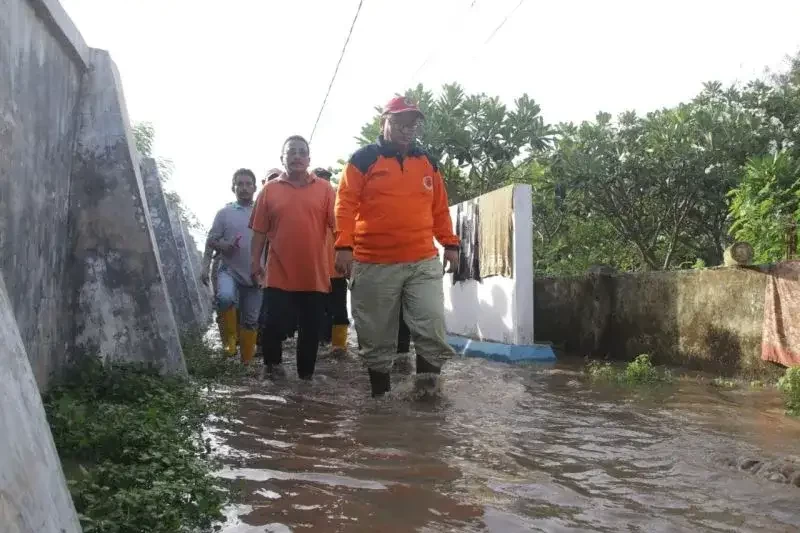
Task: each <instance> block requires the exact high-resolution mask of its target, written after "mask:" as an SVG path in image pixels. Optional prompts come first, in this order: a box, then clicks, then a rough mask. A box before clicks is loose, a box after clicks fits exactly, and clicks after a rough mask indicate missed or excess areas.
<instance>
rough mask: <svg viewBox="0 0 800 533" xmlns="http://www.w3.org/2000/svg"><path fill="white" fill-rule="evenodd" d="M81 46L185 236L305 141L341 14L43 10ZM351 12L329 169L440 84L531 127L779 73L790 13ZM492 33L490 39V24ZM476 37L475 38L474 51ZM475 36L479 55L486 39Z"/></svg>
mask: <svg viewBox="0 0 800 533" xmlns="http://www.w3.org/2000/svg"><path fill="white" fill-rule="evenodd" d="M61 3H62V5H63V6H64V8H65V10H66V11H67V13H68V14H69V15H70V16H71V18H72V19H73V21H74V22H75V24H76V25H77V27H78V29H79V30H80V32H81V33H82V35H83V37H84V39H85V40H86V42H87V43H88V45H89V46H91V47H94V48H103V49H106V50H109V51H110V52H111V56H112V58H113V59H114V61H115V62H116V64H117V67H118V69H119V71H120V75H121V77H122V82H123V88H124V93H125V99H126V102H127V106H128V111H129V115H130V117H131V120H132V121H148V122H151V123H153V125H154V127H155V130H156V141H155V146H154V152H155V155H156V156H160V157H165V158H169V159H171V160H172V161H173V163H174V166H175V171H174V175H173V177H172V178H171V181H170V184H169V187H170V188H172V189H174V190H176V191H177V192H178V193H179V194H180V195H181V197H182V198H183V200H184V202H185V203H186V204H187V206H188V207H189V209H191V210H192V211H194V212H195V214H196V215H197V216H198V217H199V219H200V220H201V222H203V223H204V224H205V225H206V226H210V223H211V220H212V219H213V217H214V214H215V213H216V211H217V210H218V209H219V208H221V207H222V206H223V205H224V204H225V203H226V202H228V201H231V200H233V195H232V193H231V191H230V179H231V176H232V174H233V172H234V170H236V169H238V168H240V167H247V168H251V169H252V170H253V171H254V172H255V173H256V175H257V176H258V177H259V178H261V177H263V176H264V175H265V173H266V171H267V170H268V169H270V168H272V167H275V166H280V151H281V145H282V143H283V140H284V139H285V138H286V137H288V136H289V135H293V134H300V135H304V136H306V137H308V136H309V135H310V134H311V130H312V128H313V125H314V121H315V119H316V117H317V114H318V113H319V109H320V106H321V104H322V100H323V98H324V96H325V92H326V90H327V88H328V84H329V82H330V78H331V75H332V74H333V70H334V67H335V66H336V62H337V60H338V59H339V54H340V52H341V49H342V45H343V43H344V40H345V37H346V36H347V32H348V30H349V28H350V24H351V22H352V19H353V16H354V14H355V12H356V8H357V6H358V3H359V0H291V1H289V0H280V1H276V0H225V1H220V0H215V1H211V0H61ZM758 6H759V7H758V8H755V4H752V3H749V2H748V3H747V4H745V3H744V2H742V3H741V4H738V3H737V2H736V1H735V0H733V1H716V0H692V1H687V0H671V1H669V2H666V1H662V0H646V1H645V0H636V1H624V0H602V1H597V0H560V1H557V2H554V1H552V0H522V2H521V3H520V0H400V1H398V0H391V1H390V0H363V6H362V9H361V13H360V16H359V18H358V20H357V22H356V25H355V29H354V31H353V35H352V38H351V40H350V43H349V45H348V49H347V53H346V54H345V57H344V60H343V61H342V65H341V67H340V70H339V73H338V76H337V78H336V82H335V84H334V86H333V89H332V91H331V94H330V96H329V98H328V102H327V105H326V106H325V109H324V112H323V115H322V118H321V120H320V122H319V126H318V127H317V130H316V133H315V135H314V138H313V140H312V143H311V157H312V162H311V163H312V166H325V167H327V166H334V165H335V164H336V161H337V160H339V159H346V158H347V157H348V156H349V155H350V154H351V153H352V152H353V150H355V149H356V148H357V144H356V142H355V139H354V138H355V137H356V136H357V135H358V134H359V131H360V129H361V126H362V125H363V124H364V123H366V122H368V121H369V120H370V119H371V118H372V116H373V114H374V107H375V106H376V105H382V104H384V103H385V102H386V101H388V100H389V98H391V97H392V96H393V95H394V94H395V93H402V92H403V91H405V89H407V88H409V87H412V86H415V85H416V84H417V83H422V84H423V85H424V86H425V87H426V88H429V89H438V88H439V87H441V85H442V84H444V83H449V82H458V83H460V84H461V85H462V86H463V87H464V89H465V90H466V91H467V92H468V93H474V92H485V93H487V94H489V95H491V96H499V97H500V98H501V100H503V101H504V102H505V103H507V104H509V105H513V101H514V99H515V98H517V97H519V96H520V95H522V94H523V93H527V94H528V95H529V96H531V97H532V98H533V99H535V100H536V102H537V103H539V104H540V105H541V107H542V116H543V117H544V119H545V121H546V122H548V123H557V122H562V121H575V122H579V121H582V120H591V119H593V118H594V117H595V115H596V114H597V112H598V111H601V110H602V111H607V112H610V113H612V114H615V115H616V114H618V113H620V112H622V111H625V110H628V109H633V110H636V111H639V112H646V111H649V110H652V109H656V108H660V107H665V106H672V105H674V104H676V103H678V102H681V101H684V100H687V99H690V98H692V97H693V96H694V95H695V94H697V92H698V91H699V90H700V89H701V84H702V82H704V81H709V80H720V81H723V82H724V83H733V82H740V81H742V82H743V81H747V80H750V79H752V78H755V77H759V76H762V75H763V73H764V69H765V67H769V68H772V69H777V68H781V67H782V66H784V65H785V64H786V63H785V61H786V57H787V55H790V54H794V53H796V52H798V51H800V31H797V21H798V20H800V1H797V0H772V1H770V0H765V1H762V2H759V4H758ZM504 19H505V20H506V21H505V23H504V24H503V25H502V27H501V28H500V29H499V30H497V31H496V32H495V30H496V29H497V28H498V26H500V24H501V23H502V22H503V20H504ZM492 35H493V36H492ZM490 37H491V38H490Z"/></svg>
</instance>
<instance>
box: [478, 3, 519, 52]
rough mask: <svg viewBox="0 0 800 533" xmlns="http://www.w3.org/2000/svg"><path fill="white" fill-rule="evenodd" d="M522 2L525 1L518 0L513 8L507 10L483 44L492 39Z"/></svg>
mask: <svg viewBox="0 0 800 533" xmlns="http://www.w3.org/2000/svg"><path fill="white" fill-rule="evenodd" d="M524 2H525V0H519V4H517V5H516V7H514V9H512V10H511V11H509V12H508V15H506V17H505V18H504V19H503V21H502V22H501V23H500V24H498V26H497V27H496V28H495V29H494V31H493V32H492V33H491V34H490V35H489V37H488V38H487V39H486V40H485V41H484V42H483V44H484V45H487V44H489V41H491V40H492V39H494V36H495V35H497V33H498V32H499V31H500V30H501V29H502V27H503V26H505V24H506V22H508V19H510V18H511V17H512V16H513V15H514V13H516V12H517V9H519V8H520V6H521V5H522V4H523V3H524Z"/></svg>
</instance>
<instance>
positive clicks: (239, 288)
mask: <svg viewBox="0 0 800 533" xmlns="http://www.w3.org/2000/svg"><path fill="white" fill-rule="evenodd" d="M231 306H235V307H237V308H238V309H239V321H240V325H241V327H243V328H245V329H258V315H259V313H260V312H261V287H258V286H256V285H252V286H247V285H243V284H241V283H239V282H237V281H236V278H234V277H233V276H232V275H231V272H230V270H229V269H228V267H226V266H225V265H224V264H222V265H220V267H219V271H218V272H217V311H218V312H222V311H225V310H226V309H228V308H230V307H231Z"/></svg>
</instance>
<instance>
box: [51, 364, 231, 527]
mask: <svg viewBox="0 0 800 533" xmlns="http://www.w3.org/2000/svg"><path fill="white" fill-rule="evenodd" d="M222 402H223V401H222V400H219V399H214V398H212V397H210V396H209V395H205V394H203V391H202V390H201V388H200V387H199V386H197V385H196V384H194V383H192V382H191V381H189V380H186V379H181V378H171V377H162V376H159V375H158V373H157V372H156V371H155V370H154V369H152V368H149V367H146V366H142V365H130V364H115V365H114V366H113V367H110V366H107V365H104V364H103V363H102V362H101V361H100V360H99V359H98V358H96V357H91V356H86V357H82V358H79V359H78V360H76V361H74V362H73V363H72V364H71V365H70V366H69V368H68V369H67V370H66V372H65V374H64V377H63V379H62V380H61V382H60V383H59V384H58V385H57V386H56V387H55V388H53V389H52V390H51V392H50V393H48V395H47V396H46V397H45V409H46V411H47V416H48V420H49V422H50V426H51V430H52V434H53V438H54V440H55V443H56V447H57V448H58V452H59V455H60V456H61V459H62V463H63V464H64V465H65V468H64V470H65V474H66V476H67V479H68V481H69V486H70V492H71V494H72V499H73V501H74V502H75V507H76V509H77V511H78V513H79V516H80V520H81V525H82V526H83V530H84V531H85V532H86V533H90V532H92V533H134V532H136V533H149V532H170V533H172V532H175V533H183V532H189V531H203V530H209V529H210V528H212V527H213V524H214V522H215V521H218V520H222V518H223V517H222V513H221V509H222V506H223V505H224V504H225V502H226V493H225V491H224V490H221V489H220V488H219V487H218V485H219V482H218V480H216V479H215V478H214V477H213V476H212V472H213V470H214V469H215V468H216V464H215V462H214V461H213V460H212V459H211V458H210V457H209V455H208V450H206V448H205V446H204V443H203V442H202V438H201V429H202V424H203V422H204V421H205V420H206V419H207V418H208V417H209V415H211V414H212V413H213V414H219V413H223V414H224V411H225V405H224V404H223V403H222Z"/></svg>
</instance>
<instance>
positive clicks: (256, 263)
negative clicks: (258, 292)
mask: <svg viewBox="0 0 800 533" xmlns="http://www.w3.org/2000/svg"><path fill="white" fill-rule="evenodd" d="M265 275H266V272H265V271H264V267H263V266H261V258H259V259H257V260H255V259H254V260H251V261H250V277H251V278H252V279H253V283H255V284H256V285H261V284H262V283H263V282H264V277H265Z"/></svg>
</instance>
